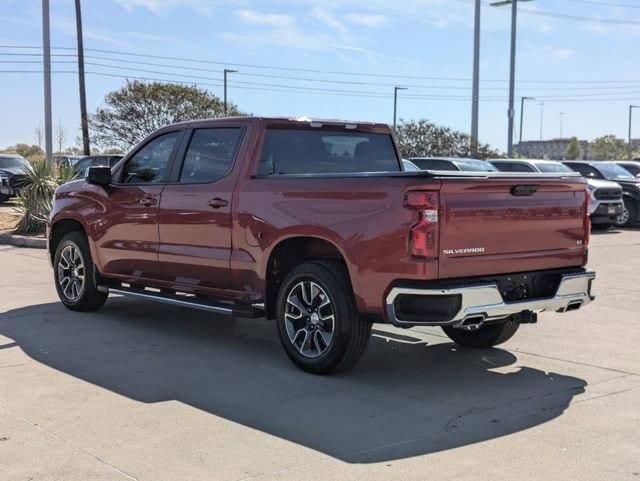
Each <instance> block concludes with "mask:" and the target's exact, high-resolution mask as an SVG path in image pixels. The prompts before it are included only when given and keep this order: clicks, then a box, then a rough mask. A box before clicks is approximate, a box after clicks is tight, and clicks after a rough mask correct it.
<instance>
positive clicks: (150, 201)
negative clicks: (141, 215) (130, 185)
mask: <svg viewBox="0 0 640 481" xmlns="http://www.w3.org/2000/svg"><path fill="white" fill-rule="evenodd" d="M140 203H141V204H142V205H144V206H145V207H149V206H152V205H156V204H157V203H158V200H157V199H156V198H155V197H150V196H149V197H143V198H142V199H140Z"/></svg>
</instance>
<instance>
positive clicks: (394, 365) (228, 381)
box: [0, 298, 586, 463]
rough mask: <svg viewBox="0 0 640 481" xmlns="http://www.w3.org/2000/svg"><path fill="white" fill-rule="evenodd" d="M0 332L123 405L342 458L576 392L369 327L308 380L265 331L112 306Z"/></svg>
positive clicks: (446, 432)
mask: <svg viewBox="0 0 640 481" xmlns="http://www.w3.org/2000/svg"><path fill="white" fill-rule="evenodd" d="M0 334H2V335H3V336H6V337H8V338H10V339H11V341H13V342H15V344H16V345H17V346H18V347H19V348H20V349H22V350H23V351H24V352H26V354H27V355H29V356H30V357H32V358H33V359H35V360H36V361H38V362H40V363H43V364H45V365H48V366H50V367H52V368H54V369H57V370H59V371H62V372H64V373H67V374H69V375H71V376H75V377H76V378H78V379H81V380H83V381H87V382H89V383H92V384H95V385H97V386H100V387H102V388H105V389H109V390H111V391H113V392H115V393H118V394H120V395H123V396H127V397H128V398H130V399H134V400H136V401H140V402H145V403H157V402H162V401H168V400H177V401H181V402H183V403H186V404H188V405H191V406H193V407H196V408H198V409H201V410H204V411H206V412H209V413H211V414H214V415H216V416H221V417H223V418H226V419H228V420H231V421H233V422H236V423H240V424H242V425H245V426H250V427H252V428H254V429H257V430H260V431H262V432H265V433H268V434H270V435H273V436H278V437H280V438H283V439H286V440H289V441H291V442H294V443H297V444H300V445H303V446H307V447H309V448H312V449H314V450H317V451H321V452H324V453H326V454H327V455H330V456H332V457H335V458H338V459H341V460H343V461H346V462H351V463H369V462H380V461H386V460H392V459H399V458H406V457H410V456H417V455H423V454H428V453H432V452H436V451H441V450H446V449H452V448H456V447H459V446H464V445H467V444H471V443H477V442H482V441H486V440H489V439H493V438H496V437H500V436H504V435H507V434H511V433H515V432H518V431H522V430H525V429H528V428H530V427H533V426H537V425H539V424H542V423H544V422H546V421H548V420H550V419H553V418H555V417H557V416H560V415H561V414H562V413H563V411H564V410H565V409H566V408H567V407H568V405H569V403H570V402H571V399H572V398H573V396H575V395H576V394H579V393H581V392H583V391H584V387H585V386H586V382H585V381H584V380H582V379H578V378H575V377H569V376H564V375H560V374H553V373H545V372H543V371H540V370H538V369H535V368H532V367H528V366H525V365H521V364H520V365H519V367H515V366H512V367H510V368H508V369H506V370H505V369H504V368H505V367H508V366H511V365H513V364H515V363H516V362H517V361H518V359H517V358H516V357H515V356H514V355H513V354H511V353H510V352H507V351H505V350H502V349H487V350H467V349H460V348H457V347H456V346H455V345H454V344H451V343H441V344H434V345H427V343H426V342H425V341H424V340H422V339H420V338H417V337H414V336H412V335H411V334H412V333H411V331H407V332H406V334H403V335H395V334H390V333H387V332H384V331H375V334H374V337H373V338H372V340H371V344H370V346H369V350H368V352H367V354H366V355H365V357H364V358H363V360H362V361H361V362H360V364H359V365H358V366H357V367H356V368H355V369H353V370H352V371H349V372H348V373H344V374H341V375H338V376H331V377H329V376H325V377H321V376H313V375H309V374H305V373H303V372H301V371H299V370H298V369H297V368H295V367H294V366H293V365H292V364H291V363H290V362H289V360H288V359H287V358H286V356H285V354H284V351H283V350H282V348H281V347H280V344H279V342H278V340H277V335H276V332H275V327H274V326H273V324H272V323H268V322H265V321H264V320H246V321H244V320H242V321H237V322H236V321H234V320H230V319H227V318H216V317H215V316H212V315H211V314H207V313H201V312H194V311H189V310H181V309H177V308H172V307H167V306H163V305H160V304H149V303H140V302H133V301H130V300H125V299H122V298H114V299H111V300H110V301H109V302H108V303H107V304H106V305H105V307H104V308H103V309H102V310H101V311H99V312H96V313H90V314H86V313H74V312H70V311H67V310H66V309H65V308H64V307H62V305H61V304H57V303H52V304H43V305H37V306H30V307H25V308H20V309H15V310H12V311H9V312H5V313H2V314H0ZM10 344H11V342H10ZM4 347H7V345H5V346H4ZM497 368H503V369H501V370H500V372H497V371H495V369H497Z"/></svg>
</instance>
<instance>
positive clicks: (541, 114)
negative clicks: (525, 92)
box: [540, 102, 544, 140]
mask: <svg viewBox="0 0 640 481" xmlns="http://www.w3.org/2000/svg"><path fill="white" fill-rule="evenodd" d="M543 115H544V102H540V140H542V117H543Z"/></svg>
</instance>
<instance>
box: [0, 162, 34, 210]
mask: <svg viewBox="0 0 640 481" xmlns="http://www.w3.org/2000/svg"><path fill="white" fill-rule="evenodd" d="M28 164H29V161H28V160H27V159H25V158H24V157H22V156H21V155H14V154H0V202H6V201H7V200H9V199H10V198H11V197H14V196H15V195H16V194H17V193H18V190H19V189H20V185H21V184H22V182H24V179H25V173H24V170H25V168H26V166H27V165H28Z"/></svg>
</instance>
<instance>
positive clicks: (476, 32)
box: [470, 0, 481, 157]
mask: <svg viewBox="0 0 640 481" xmlns="http://www.w3.org/2000/svg"><path fill="white" fill-rule="evenodd" d="M480 5H481V3H480V0H475V13H474V27H473V86H472V88H471V145H470V147H471V156H472V157H475V156H476V155H477V153H478V112H479V107H480V105H479V104H480Z"/></svg>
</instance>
